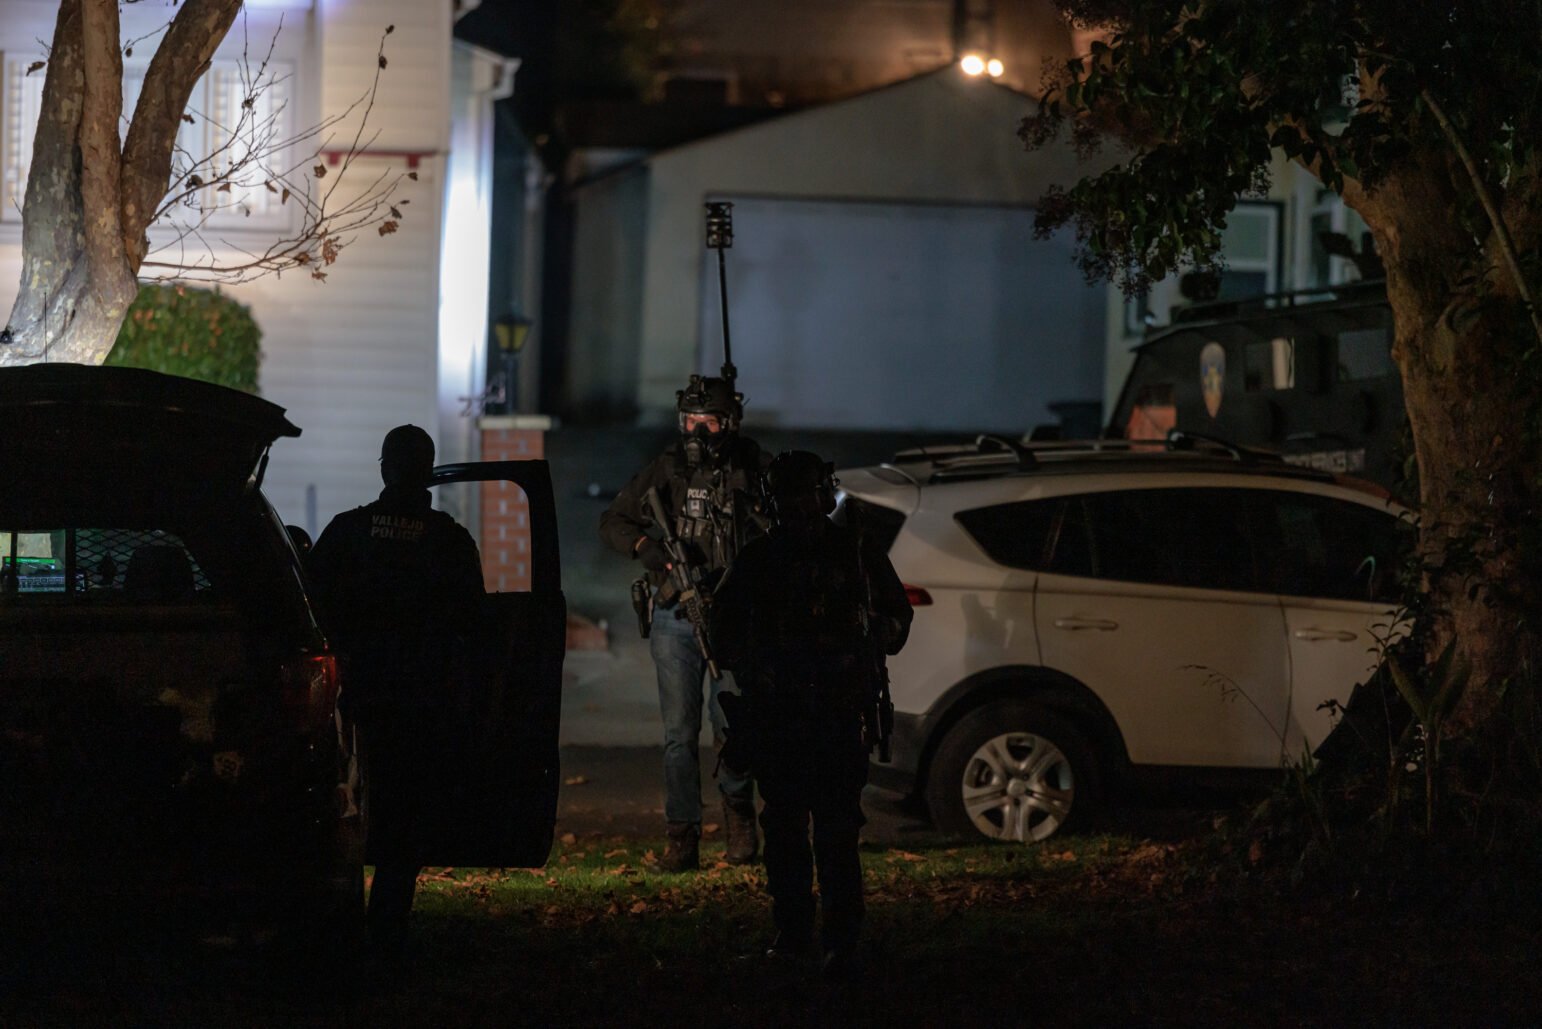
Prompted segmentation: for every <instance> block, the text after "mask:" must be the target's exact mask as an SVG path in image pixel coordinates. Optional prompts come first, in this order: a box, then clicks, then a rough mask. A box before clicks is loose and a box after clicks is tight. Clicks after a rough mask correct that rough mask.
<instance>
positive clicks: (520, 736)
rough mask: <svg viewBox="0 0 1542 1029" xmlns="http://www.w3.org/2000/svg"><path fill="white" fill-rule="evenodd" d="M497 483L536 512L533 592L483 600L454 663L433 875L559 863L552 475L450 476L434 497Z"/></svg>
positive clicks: (530, 469)
mask: <svg viewBox="0 0 1542 1029" xmlns="http://www.w3.org/2000/svg"><path fill="white" fill-rule="evenodd" d="M498 480H506V481H508V482H512V483H514V484H515V485H517V486H518V487H519V488H520V489H521V490H523V491H524V494H525V497H526V499H527V500H528V501H529V505H530V518H529V525H530V570H531V588H530V592H528V593H488V594H486V596H485V598H484V599H483V601H482V611H481V618H480V621H479V624H477V625H475V626H472V627H471V630H470V632H468V634H467V637H466V639H465V641H464V643H465V645H464V646H463V647H462V648H461V653H460V654H459V656H458V658H457V661H456V665H457V667H456V674H455V683H454V692H455V699H454V703H453V705H452V710H451V722H450V726H449V729H450V741H449V745H448V746H447V747H445V748H444V751H443V755H444V758H443V761H442V762H436V765H437V768H436V771H437V772H438V773H439V774H437V775H436V776H435V778H436V779H437V780H438V781H436V782H435V783H433V784H432V786H433V790H432V792H431V793H430V796H432V797H433V798H434V801H433V803H432V804H431V805H430V808H431V811H430V812H429V814H430V816H431V818H430V822H429V824H427V825H425V826H424V829H425V830H426V831H425V833H424V836H423V838H422V845H423V850H422V860H423V863H424V864H426V865H441V866H442V865H455V866H462V867H473V868H536V867H540V866H541V865H544V864H545V863H546V858H547V855H548V854H549V853H550V851H551V843H552V828H553V825H554V824H555V821H556V816H557V788H558V785H559V783H560V777H559V772H558V764H557V728H558V720H559V716H560V714H561V706H562V657H563V652H564V649H565V646H566V632H567V602H566V600H565V599H564V597H563V595H562V568H561V558H560V556H559V553H558V550H557V509H556V504H555V500H554V498H553V495H552V486H551V473H550V471H549V469H548V468H547V465H546V462H545V461H486V462H478V463H471V464H449V465H441V466H439V467H438V468H435V469H434V479H433V485H436V486H438V485H444V484H446V483H452V482H488V481H498ZM441 776H442V777H441Z"/></svg>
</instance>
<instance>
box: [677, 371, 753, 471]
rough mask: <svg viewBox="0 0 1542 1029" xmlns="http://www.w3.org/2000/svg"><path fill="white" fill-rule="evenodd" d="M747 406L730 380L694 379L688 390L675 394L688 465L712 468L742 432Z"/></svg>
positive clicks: (687, 387) (692, 377) (681, 436)
mask: <svg viewBox="0 0 1542 1029" xmlns="http://www.w3.org/2000/svg"><path fill="white" fill-rule="evenodd" d="M743 402H744V397H743V395H742V394H739V393H735V392H734V391H733V388H732V387H731V386H730V385H729V384H728V382H727V381H726V380H724V379H717V378H711V377H708V376H703V375H692V376H691V381H690V382H689V383H688V384H687V385H686V387H685V389H683V390H681V391H679V392H678V393H676V394H675V410H676V411H677V412H678V413H679V425H680V441H681V445H682V446H683V447H684V449H685V460H686V463H687V464H689V465H691V466H692V467H696V466H697V465H701V464H711V463H714V462H716V461H717V460H718V459H719V458H720V457H721V456H722V455H723V453H724V451H725V449H726V447H727V445H728V441H729V439H730V438H731V437H732V436H734V435H735V434H736V433H737V432H738V429H739V417H740V415H741V413H742V412H743V407H742V406H741V405H742V404H743Z"/></svg>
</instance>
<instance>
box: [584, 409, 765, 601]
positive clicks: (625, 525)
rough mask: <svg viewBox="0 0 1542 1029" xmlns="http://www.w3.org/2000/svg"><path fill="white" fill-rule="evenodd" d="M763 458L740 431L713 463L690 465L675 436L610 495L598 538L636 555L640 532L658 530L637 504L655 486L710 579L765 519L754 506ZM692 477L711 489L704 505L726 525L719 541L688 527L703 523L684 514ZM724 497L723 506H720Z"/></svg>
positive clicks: (652, 575) (656, 578) (654, 575)
mask: <svg viewBox="0 0 1542 1029" xmlns="http://www.w3.org/2000/svg"><path fill="white" fill-rule="evenodd" d="M769 463H770V458H769V456H767V455H766V454H765V453H764V452H763V451H762V450H761V449H760V446H759V444H757V443H756V442H755V441H754V440H752V439H749V438H747V437H745V436H736V437H735V438H734V440H733V442H732V445H731V447H730V449H729V450H728V452H727V453H726V454H724V455H723V458H722V459H721V460H720V461H719V462H717V464H716V465H714V466H711V467H704V468H697V469H693V468H691V467H690V466H689V465H688V464H687V463H686V460H685V449H684V447H683V446H681V444H680V443H679V442H678V441H677V442H676V443H675V444H674V445H672V446H671V447H670V448H669V449H668V450H666V451H664V453H662V454H660V455H659V456H658V457H656V458H654V459H653V460H652V461H650V462H649V463H648V465H647V466H646V467H644V468H643V470H642V471H640V472H638V473H637V474H636V475H634V476H633V477H632V481H630V482H628V483H627V484H626V485H625V486H624V487H622V490H621V492H620V493H618V494H616V499H615V500H613V501H611V504H610V507H608V508H606V509H605V513H604V514H603V515H601V516H600V539H602V540H603V541H604V542H605V545H606V546H608V547H610V548H611V549H612V550H614V551H616V552H617V553H620V554H625V555H626V556H627V557H636V556H637V552H636V547H637V541H638V540H639V539H640V538H641V537H643V536H653V537H655V538H657V537H658V536H659V529H658V528H657V527H656V526H654V524H653V519H651V518H649V517H648V515H647V512H646V510H645V509H644V506H643V498H644V496H646V494H647V492H648V490H649V489H652V488H657V489H658V491H659V499H660V500H662V501H663V502H664V509H665V510H666V511H668V512H669V513H670V514H672V515H674V516H675V518H676V519H677V524H676V526H675V531H676V533H677V534H678V535H679V536H680V537H681V538H682V539H684V540H685V542H686V544H687V546H688V548H690V549H691V550H692V554H693V557H694V558H695V559H696V560H697V561H698V562H700V563H701V565H702V566H703V567H704V569H705V570H706V571H707V572H708V573H709V577H710V578H713V579H715V578H716V576H717V575H718V574H720V573H721V572H722V571H723V570H724V569H725V568H727V567H728V565H729V564H730V563H732V561H733V558H734V555H735V554H737V553H738V551H739V548H741V547H742V546H743V545H744V544H745V543H747V542H748V541H749V540H751V539H754V538H755V537H756V536H759V535H762V534H763V533H764V532H765V524H766V523H765V519H764V517H763V516H762V515H760V514H758V513H757V512H756V511H755V510H754V508H755V506H756V504H757V503H758V501H759V500H760V475H761V473H762V472H763V471H764V470H765V467H766V465H768V464H769ZM714 472H715V473H716V474H715V475H714ZM693 483H696V484H698V485H705V486H706V488H707V489H708V492H709V493H711V494H712V497H711V498H710V502H709V503H708V504H707V506H708V507H709V508H714V507H715V508H717V510H716V512H715V514H716V515H717V517H718V519H719V524H720V525H722V526H723V527H724V528H725V530H726V531H725V532H724V536H725V538H724V539H722V540H721V541H719V544H720V545H717V546H714V545H712V542H711V541H710V540H708V539H706V538H705V537H704V536H703V535H693V533H692V528H691V524H690V523H692V522H693V521H694V522H696V523H697V527H698V528H700V527H701V525H702V524H703V520H702V519H692V518H690V517H688V506H689V504H690V502H691V499H692V498H691V497H690V496H689V495H688V494H689V493H690V491H691V489H692V484H693ZM724 503H726V504H727V505H728V508H729V509H727V510H724V509H723V504H724ZM711 513H712V512H709V515H710V514H711ZM648 579H649V581H650V582H652V583H653V585H654V586H655V587H657V586H659V585H660V584H662V582H663V581H664V573H662V572H649V573H648Z"/></svg>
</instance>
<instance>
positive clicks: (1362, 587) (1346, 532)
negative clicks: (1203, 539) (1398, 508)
mask: <svg viewBox="0 0 1542 1029" xmlns="http://www.w3.org/2000/svg"><path fill="white" fill-rule="evenodd" d="M1259 505H1260V511H1259V514H1260V522H1261V524H1260V526H1259V530H1258V531H1259V539H1260V550H1261V552H1262V553H1263V555H1264V557H1265V562H1264V564H1265V567H1264V578H1265V581H1266V582H1268V583H1270V584H1271V588H1272V589H1274V590H1275V591H1276V592H1278V593H1284V594H1287V595H1290V596H1298V597H1324V598H1329V599H1334V600H1364V601H1377V602H1382V601H1393V600H1396V598H1397V573H1398V570H1399V568H1400V566H1401V562H1402V560H1403V558H1404V556H1405V555H1406V554H1407V553H1408V552H1409V547H1410V546H1411V545H1412V536H1413V531H1412V528H1411V526H1409V525H1408V524H1407V523H1405V522H1401V521H1399V519H1398V518H1397V517H1396V516H1394V515H1392V514H1391V513H1390V512H1384V511H1377V510H1375V509H1374V508H1369V507H1365V506H1364V505H1362V504H1354V503H1349V502H1347V501H1342V500H1334V499H1332V498H1331V497H1318V496H1312V495H1310V494H1305V493H1285V492H1279V491H1275V490H1267V491H1260V496H1259Z"/></svg>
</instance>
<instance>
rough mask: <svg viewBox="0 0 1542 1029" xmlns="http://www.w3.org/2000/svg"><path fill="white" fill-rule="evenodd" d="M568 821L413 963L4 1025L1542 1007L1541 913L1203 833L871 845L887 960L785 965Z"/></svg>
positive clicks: (435, 922) (38, 1001)
mask: <svg viewBox="0 0 1542 1029" xmlns="http://www.w3.org/2000/svg"><path fill="white" fill-rule="evenodd" d="M661 846H662V840H651V841H650V840H635V839H629V838H620V837H613V836H589V837H573V836H571V835H569V836H565V837H564V838H563V840H562V841H561V842H559V844H558V845H557V847H556V848H555V849H554V851H553V854H552V860H551V862H550V864H549V866H548V867H547V868H546V869H543V870H539V871H509V872H488V871H485V870H461V869H430V870H429V871H428V872H427V873H425V876H424V878H423V879H422V880H421V881H420V886H419V902H418V909H417V916H416V936H415V946H414V949H413V953H412V961H411V963H410V966H409V967H407V968H403V969H395V970H385V969H380V968H375V967H373V966H370V965H369V964H368V963H367V962H364V963H359V962H355V961H350V960H348V959H347V957H346V956H339V960H338V961H337V964H336V969H335V972H334V973H333V974H331V975H330V977H329V984H328V985H327V986H326V987H325V988H324V989H323V990H322V992H321V994H320V995H317V994H315V993H312V994H303V993H300V992H297V991H295V990H294V989H292V988H290V987H289V984H288V983H287V982H285V981H284V980H283V979H282V978H280V977H276V975H275V973H273V972H272V971H259V970H258V969H257V968H256V967H255V966H241V965H239V963H234V964H232V963H227V964H225V965H220V964H218V963H207V962H206V963H202V964H191V965H188V964H184V965H180V966H177V967H176V968H175V969H173V970H172V971H173V972H174V973H175V974H173V975H163V974H161V973H162V972H165V971H166V969H165V968H162V969H160V970H159V971H156V970H152V969H147V968H146V967H144V966H143V965H140V966H137V968H138V970H137V972H128V973H124V972H123V969H125V968H129V967H131V966H132V965H133V962H132V961H131V960H130V959H129V958H127V957H125V958H124V959H123V960H122V961H120V962H119V972H120V974H118V975H117V977H116V978H114V974H113V973H106V974H97V975H96V977H94V978H91V979H89V980H85V981H82V982H78V983H74V984H73V985H72V986H71V987H70V988H69V989H66V990H64V991H63V992H62V993H60V992H58V991H56V992H54V993H52V994H50V995H48V996H34V997H31V998H28V999H26V1000H25V1001H22V1002H19V1003H16V1004H14V1005H10V1006H7V1007H4V1008H0V1012H3V1013H4V1016H5V1017H4V1018H0V1024H5V1025H12V1024H16V1025H28V1024H43V1023H47V1024H72V1025H83V1024H101V1023H115V1024H188V1025H210V1024H253V1025H276V1024H277V1025H289V1024H309V1025H358V1026H376V1025H421V1026H455V1025H499V1026H503V1025H540V1026H544V1025H629V1026H630V1025H636V1026H661V1027H662V1026H676V1025H687V1026H761V1025H788V1026H802V1025H818V1026H824V1025H853V1026H861V1025H875V1026H958V1025H968V1026H980V1027H996V1026H1028V1025H1045V1026H1059V1025H1130V1024H1140V1025H1147V1024H1173V1025H1194V1024H1202V1025H1218V1026H1233V1025H1368V1024H1379V1025H1434V1024H1441V1025H1474V1024H1482V1025H1493V1024H1528V1023H1535V1022H1537V1021H1538V1020H1542V985H1539V983H1538V982H1537V977H1536V975H1535V969H1536V968H1537V961H1538V958H1539V957H1542V946H1539V938H1542V936H1539V931H1538V930H1539V926H1538V925H1536V924H1535V923H1534V921H1533V920H1529V919H1528V920H1527V921H1524V922H1523V921H1517V920H1514V919H1510V918H1503V917H1487V918H1482V917H1477V915H1476V914H1475V912H1474V911H1470V910H1460V909H1446V910H1440V909H1426V908H1422V907H1421V906H1420V905H1419V904H1418V903H1417V901H1415V902H1414V903H1412V904H1410V905H1405V906H1404V911H1405V913H1404V914H1402V915H1400V916H1398V917H1397V918H1389V917H1388V916H1387V915H1386V914H1385V912H1384V910H1377V909H1372V908H1371V907H1369V906H1368V905H1360V904H1358V903H1357V902H1354V901H1336V902H1330V901H1327V900H1302V899H1299V898H1294V897H1292V896H1290V895H1288V894H1285V893H1281V892H1279V891H1276V890H1272V889H1263V888H1260V887H1258V886H1257V885H1256V884H1250V883H1248V882H1245V881H1241V880H1239V879H1238V878H1237V877H1235V876H1233V875H1231V874H1228V873H1224V872H1223V873H1222V874H1217V873H1216V872H1215V871H1214V869H1215V868H1216V866H1215V864H1214V863H1213V860H1214V858H1213V856H1206V854H1207V851H1206V848H1205V847H1204V845H1203V843H1202V842H1198V843H1185V844H1169V843H1156V842H1152V841H1150V840H1146V839H1142V838H1135V837H1129V836H1117V835H1101V836H1082V837H1072V838H1067V839H1065V840H1055V841H1052V842H1051V843H1050V844H1048V845H1044V846H1040V847H1036V848H1010V847H995V846H990V847H973V846H971V847H955V846H950V845H946V844H943V843H937V844H935V845H927V846H926V847H924V848H918V849H917V850H914V851H907V850H879V849H874V850H870V851H866V852H864V854H863V862H864V866H865V869H866V881H867V889H868V900H869V915H868V932H867V944H866V968H867V971H866V975H865V977H864V978H863V979H862V980H861V981H859V982H857V983H852V984H829V983H825V982H823V981H821V979H820V978H819V976H818V974H817V971H816V970H815V969H814V968H813V967H812V966H810V967H807V968H803V967H791V968H788V967H781V966H775V965H768V963H767V962H766V961H765V960H764V959H763V958H762V957H761V952H762V950H763V948H764V946H765V944H766V942H767V940H768V938H769V935H770V917H769V910H768V903H767V899H766V896H765V891H764V886H763V882H762V877H763V874H764V873H763V870H762V869H760V868H759V867H758V866H757V867H751V868H733V867H729V866H728V865H726V864H723V863H721V862H720V861H718V860H717V858H719V857H720V856H721V853H722V848H721V844H717V845H712V844H709V845H707V847H706V849H705V854H704V856H705V858H706V867H705V868H704V870H703V871H702V872H700V873H698V874H695V875H664V874H660V873H658V872H656V871H654V870H653V869H652V857H653V853H654V852H656V851H657V850H658V849H659V848H660V847H661Z"/></svg>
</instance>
